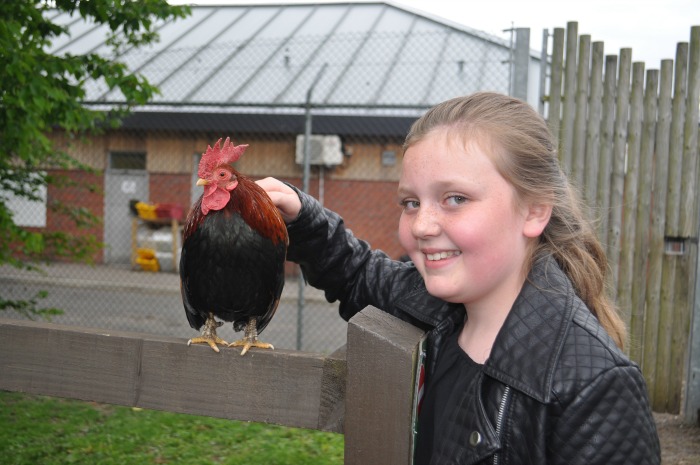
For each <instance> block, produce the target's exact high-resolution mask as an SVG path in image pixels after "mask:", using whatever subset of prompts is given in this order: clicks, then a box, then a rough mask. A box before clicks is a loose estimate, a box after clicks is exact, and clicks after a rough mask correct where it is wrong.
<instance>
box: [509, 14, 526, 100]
mask: <svg viewBox="0 0 700 465" xmlns="http://www.w3.org/2000/svg"><path fill="white" fill-rule="evenodd" d="M529 70H530V28H527V27H518V28H516V29H515V53H514V56H513V75H512V76H511V78H512V79H513V83H512V85H513V97H516V98H519V99H521V100H525V101H527V87H528V78H529Z"/></svg>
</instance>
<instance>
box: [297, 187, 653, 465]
mask: <svg viewBox="0 0 700 465" xmlns="http://www.w3.org/2000/svg"><path fill="white" fill-rule="evenodd" d="M299 195H300V198H301V199H302V211H301V212H300V214H299V217H298V218H297V219H296V220H295V221H294V222H292V223H290V224H289V225H288V230H289V234H290V247H289V251H288V258H289V259H290V260H292V261H295V262H297V263H299V264H300V265H301V267H302V269H303V271H304V274H305V277H306V278H307V280H308V282H309V284H311V285H313V286H315V287H318V288H320V289H323V290H325V292H326V297H327V299H328V300H329V301H335V300H340V313H341V316H342V317H343V318H345V319H349V318H350V317H352V316H353V315H354V314H355V313H357V312H359V311H360V310H362V309H363V308H365V307H366V306H368V305H373V306H375V307H377V308H379V309H382V310H384V311H387V312H389V313H391V314H393V315H395V316H397V317H399V318H401V319H403V320H406V321H409V322H411V323H413V324H414V325H416V326H418V327H420V328H422V329H425V330H426V331H429V339H428V340H429V344H428V361H427V366H426V370H427V375H428V376H430V373H431V371H432V369H433V367H434V365H435V361H436V360H437V357H438V354H439V353H440V349H441V347H442V344H443V341H444V340H445V338H446V334H449V333H450V332H451V331H450V329H454V327H455V325H462V324H463V323H464V318H465V315H466V312H465V310H464V307H463V306H462V305H458V304H450V303H447V302H444V301H442V300H439V299H436V298H435V297H432V296H430V295H429V294H428V293H427V291H426V289H425V286H424V284H423V279H422V278H421V276H420V275H419V273H418V272H417V271H416V269H415V268H414V267H413V265H412V264H410V263H402V262H398V261H393V260H391V259H389V258H388V257H387V256H386V255H385V254H383V253H382V252H380V251H372V250H370V247H369V245H368V244H367V243H366V242H363V241H360V240H358V239H357V238H355V237H354V236H353V235H352V233H351V232H350V231H349V230H347V229H346V228H345V227H344V224H343V221H342V219H341V218H340V217H339V216H338V215H336V214H335V213H333V212H331V211H328V210H324V209H323V208H322V207H321V206H320V205H319V204H318V203H317V202H316V201H315V200H314V199H313V198H311V197H309V196H307V195H305V194H303V193H299ZM480 377H481V380H480V382H479V383H477V384H478V386H479V387H478V392H472V393H465V396H464V399H463V401H462V402H460V403H459V405H455V406H454V409H453V411H452V412H451V413H450V415H449V417H448V418H445V419H444V421H447V422H449V423H450V425H451V427H450V428H449V430H450V431H451V433H450V434H449V435H447V436H446V437H443V438H442V439H441V441H439V442H438V443H437V444H435V451H434V454H433V459H432V462H431V463H433V464H475V463H499V464H538V465H541V464H587V465H590V464H623V463H624V464H658V463H660V448H659V441H658V436H657V433H656V427H655V423H654V420H653V417H652V414H651V411H650V408H649V402H648V398H647V391H646V386H645V383H644V379H643V377H642V374H641V372H640V370H639V368H638V367H637V366H636V365H635V364H634V363H632V362H631V361H630V360H629V359H628V358H627V357H626V356H625V355H624V354H623V353H622V352H621V351H620V350H619V349H618V348H617V347H616V345H615V344H614V342H613V341H612V340H611V338H610V337H609V336H608V334H607V333H606V332H605V331H604V330H603V329H602V327H601V326H600V325H599V323H598V321H597V319H596V318H595V317H594V316H593V315H592V314H591V313H590V311H589V310H588V309H587V308H586V306H585V305H584V304H583V302H582V301H581V300H580V299H579V298H578V297H577V296H576V295H575V293H574V290H573V288H572V285H571V283H570V281H569V280H568V278H567V277H566V276H565V274H564V273H563V272H562V271H561V269H560V268H559V267H558V266H557V264H556V263H555V261H554V260H553V259H551V258H544V259H540V260H539V261H538V262H537V263H536V264H535V266H534V267H533V270H532V272H531V273H530V275H529V277H528V279H527V281H526V283H525V285H524V286H523V289H522V290H521V292H520V295H519V296H518V298H517V300H516V302H515V303H514V306H513V308H512V310H511V312H510V314H509V315H508V317H507V318H506V321H505V323H504V325H503V328H502V329H501V331H500V332H499V334H498V336H497V338H496V341H495V343H494V346H493V348H492V350H491V354H490V357H489V358H488V360H487V361H486V363H485V364H484V365H483V369H482V372H481V374H480Z"/></svg>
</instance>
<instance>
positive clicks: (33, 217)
mask: <svg viewBox="0 0 700 465" xmlns="http://www.w3.org/2000/svg"><path fill="white" fill-rule="evenodd" d="M44 174H45V173H44ZM38 177H39V176H38V175H37V178H38ZM37 195H38V196H39V197H40V198H41V200H29V199H27V198H26V197H19V196H17V195H14V194H13V193H12V192H3V197H5V198H6V199H7V203H6V205H7V208H8V209H9V210H10V211H11V212H12V215H13V216H12V217H13V219H14V222H15V224H16V225H17V226H28V227H35V228H45V227H46V186H45V185H42V186H40V187H39V189H38V191H37Z"/></svg>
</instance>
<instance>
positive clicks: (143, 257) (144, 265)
mask: <svg viewBox="0 0 700 465" xmlns="http://www.w3.org/2000/svg"><path fill="white" fill-rule="evenodd" d="M136 255H137V257H136V263H138V264H139V266H141V269H142V270H143V271H159V270H160V266H159V265H158V259H157V258H156V251H155V250H153V249H136Z"/></svg>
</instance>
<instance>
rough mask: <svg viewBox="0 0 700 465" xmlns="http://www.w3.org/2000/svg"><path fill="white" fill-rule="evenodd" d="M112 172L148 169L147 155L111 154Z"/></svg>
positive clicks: (110, 165) (136, 153)
mask: <svg viewBox="0 0 700 465" xmlns="http://www.w3.org/2000/svg"><path fill="white" fill-rule="evenodd" d="M109 169H110V170H141V171H144V170H145V169H146V154H145V153H143V152H110V154H109Z"/></svg>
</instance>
